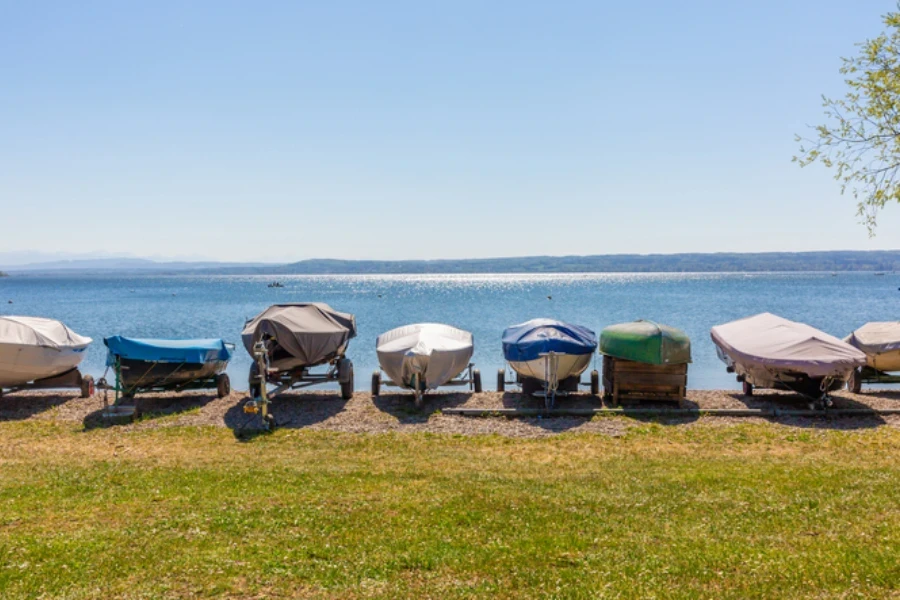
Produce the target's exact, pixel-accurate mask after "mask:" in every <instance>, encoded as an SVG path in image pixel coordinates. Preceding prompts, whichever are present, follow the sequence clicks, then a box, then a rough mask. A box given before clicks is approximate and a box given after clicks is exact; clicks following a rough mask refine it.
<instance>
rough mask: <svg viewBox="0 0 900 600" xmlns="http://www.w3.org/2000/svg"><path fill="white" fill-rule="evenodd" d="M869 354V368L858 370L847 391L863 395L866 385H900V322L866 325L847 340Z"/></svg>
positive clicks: (867, 357)
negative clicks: (864, 384)
mask: <svg viewBox="0 0 900 600" xmlns="http://www.w3.org/2000/svg"><path fill="white" fill-rule="evenodd" d="M844 341H845V342H847V343H848V344H850V345H851V346H853V347H854V348H858V349H859V350H860V351H861V352H862V353H863V354H865V355H866V366H864V367H862V368H861V369H856V370H855V371H854V372H853V373H852V374H851V375H850V379H849V380H848V381H847V389H849V390H850V391H851V392H854V393H857V394H858V393H859V392H860V391H861V390H862V384H863V383H900V375H898V374H896V373H894V374H891V372H892V371H894V372H896V371H900V321H882V322H873V323H866V324H865V325H863V326H862V327H860V328H859V329H857V330H856V331H854V332H853V333H851V334H850V335H849V336H847V338H845V340H844Z"/></svg>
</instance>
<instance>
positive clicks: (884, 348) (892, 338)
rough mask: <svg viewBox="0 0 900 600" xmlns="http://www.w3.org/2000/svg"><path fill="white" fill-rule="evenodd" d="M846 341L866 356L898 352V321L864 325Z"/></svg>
mask: <svg viewBox="0 0 900 600" xmlns="http://www.w3.org/2000/svg"><path fill="white" fill-rule="evenodd" d="M846 341H847V343H848V344H850V345H851V346H854V347H855V348H859V349H860V350H862V351H863V352H865V353H866V354H881V353H883V352H893V351H894V350H900V321H883V322H875V323H866V324H865V325H863V326H862V327H860V328H859V329H857V330H856V331H854V332H853V333H851V334H850V337H848V338H847V340H846Z"/></svg>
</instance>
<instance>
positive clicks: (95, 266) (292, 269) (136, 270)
mask: <svg viewBox="0 0 900 600" xmlns="http://www.w3.org/2000/svg"><path fill="white" fill-rule="evenodd" d="M0 267H3V270H5V271H7V273H9V274H11V275H19V274H23V275H24V274H34V275H42V274H43V275H46V274H53V273H58V274H62V273H69V274H74V273H106V274H119V273H130V274H142V273H143V274H165V273H170V274H173V273H184V272H192V273H203V274H235V275H253V274H257V275H293V274H302V275H341V274H424V273H436V274H442V273H443V274H446V273H653V272H656V273H685V272H694V273H716V272H761V271H876V272H879V271H885V272H889V271H900V250H873V251H855V250H846V251H845V250H837V251H828V252H765V253H747V254H743V253H718V254H699V253H698V254H605V255H597V256H529V257H522V258H473V259H462V260H339V259H310V260H304V261H300V262H295V263H291V264H280V265H279V264H262V263H216V262H190V261H167V262H161V261H154V260H149V259H142V258H101V259H80V260H55V261H48V262H40V263H34V264H28V265H15V266H3V265H0Z"/></svg>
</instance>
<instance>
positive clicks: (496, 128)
mask: <svg viewBox="0 0 900 600" xmlns="http://www.w3.org/2000/svg"><path fill="white" fill-rule="evenodd" d="M894 8H896V3H894V2H889V1H875V0H865V1H862V2H856V3H850V4H848V3H839V2H812V1H811V0H801V1H798V2H795V3H792V4H791V5H790V6H784V5H783V4H782V3H778V2H775V1H774V0H769V1H765V2H760V3H754V4H752V5H735V6H723V5H721V4H720V3H714V2H688V3H682V4H679V5H677V6H674V5H670V4H669V3H664V2H650V3H645V4H642V5H633V6H625V5H612V6H600V5H598V4H597V3H593V2H570V3H566V4H565V5H564V6H561V5H545V4H542V3H497V4H492V5H489V6H486V5H483V4H481V3H475V2H461V3H454V4H453V5H452V6H443V7H435V6H423V5H421V4H419V3H413V2H392V3H388V4H379V5H370V4H367V3H347V4H341V5H307V6H297V5H294V4H293V3H287V2H276V3H273V4H268V5H265V6H253V7H250V6H247V5H241V4H238V3H233V4H231V3H211V2H199V3H196V4H191V5H189V6H185V5H181V4H176V3H167V2H163V3H153V4H151V5H133V6H132V5H129V6H125V5H119V4H117V3H113V2H98V3H92V4H90V5H74V4H69V3H63V2H50V3H46V4H42V5H40V6H38V5H30V4H19V3H7V4H6V5H4V7H3V9H2V14H3V18H2V19H0V70H2V72H3V73H4V81H3V84H2V85H3V93H2V94H0V130H3V132H4V141H5V143H4V144H3V145H2V147H0V161H2V164H3V165H4V168H2V169H0V205H2V209H3V214H4V220H5V222H6V223H8V224H11V225H12V226H7V227H6V228H5V229H4V236H3V238H2V239H0V254H3V253H7V254H8V253H14V252H20V253H23V252H34V251H37V252H44V253H48V254H53V253H69V254H79V253H81V254H88V255H90V254H92V253H95V254H104V255H111V256H115V255H122V254H124V255H129V256H135V257H150V258H153V257H157V258H161V257H193V258H190V260H204V261H205V260H218V261H235V262H238V261H240V262H244V261H246V262H258V261H266V262H294V261H299V260H303V259H308V258H338V259H361V260H365V259H374V260H419V259H465V258H500V257H520V256H539V255H551V256H563V255H603V254H632V253H633V254H651V253H661V254H673V253H684V252H703V253H705V252H780V251H785V252H794V251H815V250H832V249H850V250H871V249H893V248H900V207H896V206H889V207H888V208H887V209H886V210H885V211H884V212H883V213H882V214H881V216H880V226H879V228H878V231H877V234H878V235H877V237H876V238H874V239H869V238H868V236H867V232H866V229H865V228H864V227H863V226H862V225H860V224H859V223H858V221H857V217H856V216H855V211H856V207H855V202H854V200H853V198H852V197H850V196H841V195H840V193H839V188H838V184H837V183H836V182H835V181H834V180H833V179H832V177H831V175H832V174H831V173H830V172H828V171H826V170H824V169H822V168H819V167H811V168H807V169H800V168H799V167H797V166H796V165H795V164H792V163H791V160H790V159H791V156H792V155H793V154H795V153H796V151H797V143H796V142H795V141H794V134H797V133H799V134H806V133H808V129H807V126H808V125H814V124H817V123H819V122H821V121H822V119H823V117H822V109H821V107H820V95H821V94H823V93H824V94H826V95H829V96H840V95H842V93H843V87H842V83H841V82H842V76H841V75H840V73H839V72H838V68H839V67H840V57H841V56H847V55H851V54H853V53H854V52H855V51H856V48H855V46H854V44H856V43H859V42H862V41H863V40H865V39H867V38H872V37H875V36H876V35H878V33H880V32H881V30H882V24H881V15H882V14H883V13H885V12H887V11H889V10H892V9H894ZM176 260H178V259H177V258H176ZM0 264H2V262H0Z"/></svg>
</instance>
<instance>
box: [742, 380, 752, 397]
mask: <svg viewBox="0 0 900 600" xmlns="http://www.w3.org/2000/svg"><path fill="white" fill-rule="evenodd" d="M742 386H743V388H744V395H745V396H752V395H753V384H752V383H750V382H749V381H747V380H744V382H743V384H742Z"/></svg>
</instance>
